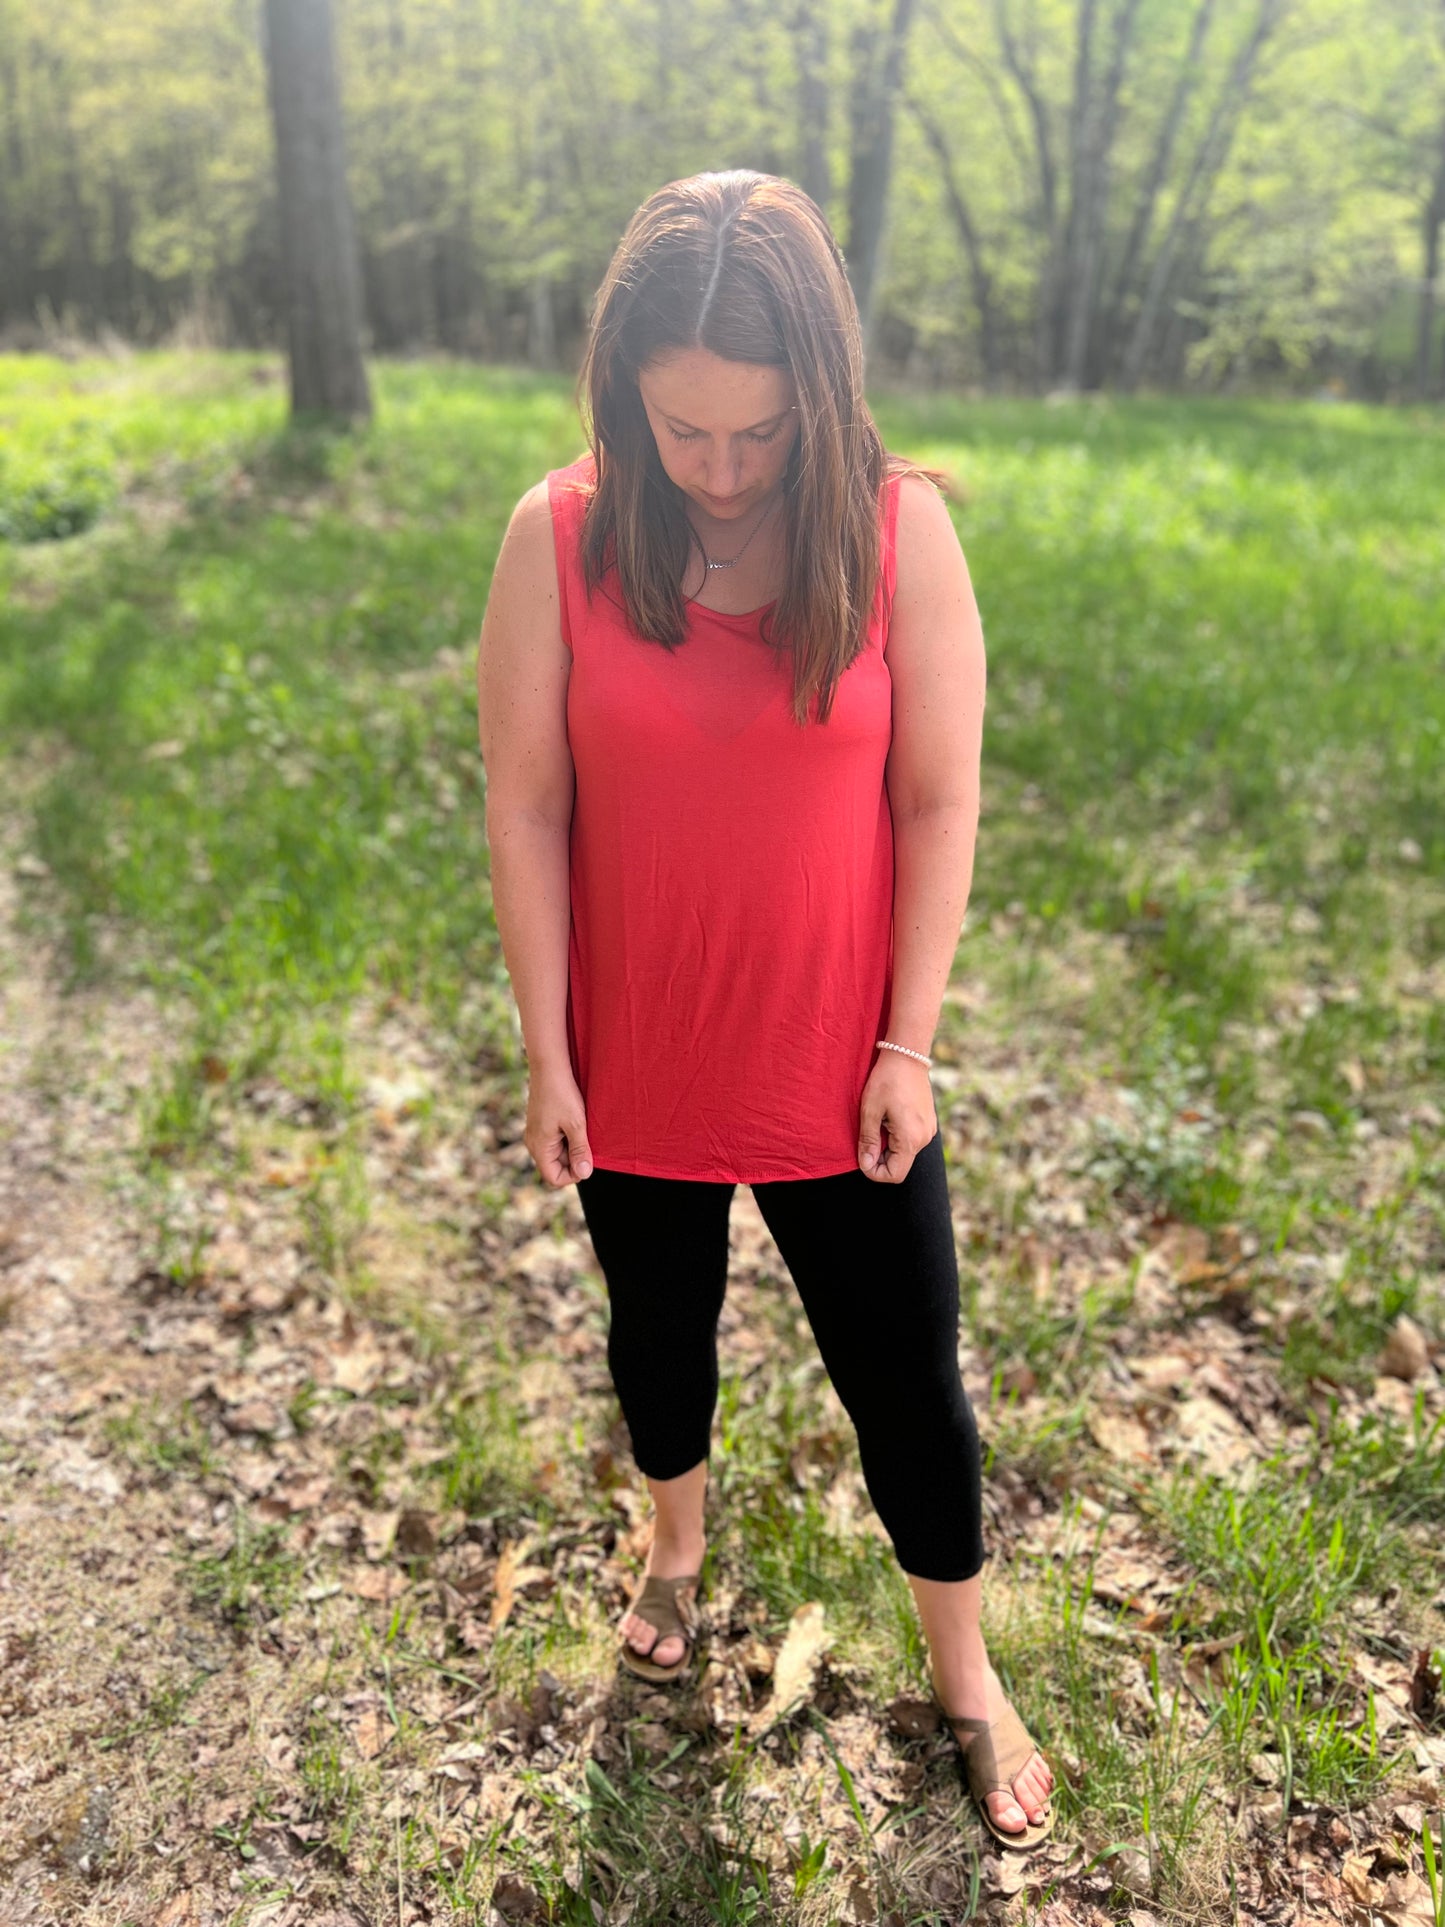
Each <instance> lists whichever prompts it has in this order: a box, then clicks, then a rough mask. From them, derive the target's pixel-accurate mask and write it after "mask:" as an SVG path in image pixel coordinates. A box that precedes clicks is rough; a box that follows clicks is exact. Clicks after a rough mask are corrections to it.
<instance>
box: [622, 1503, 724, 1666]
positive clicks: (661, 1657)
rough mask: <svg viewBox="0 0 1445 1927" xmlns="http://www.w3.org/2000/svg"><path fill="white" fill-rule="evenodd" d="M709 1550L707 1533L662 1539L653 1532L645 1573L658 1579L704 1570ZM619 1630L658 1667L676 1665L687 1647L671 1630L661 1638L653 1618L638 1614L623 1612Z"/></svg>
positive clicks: (631, 1645)
mask: <svg viewBox="0 0 1445 1927" xmlns="http://www.w3.org/2000/svg"><path fill="white" fill-rule="evenodd" d="M706 1550H707V1536H706V1534H704V1533H701V1532H700V1533H698V1535H697V1537H696V1538H695V1539H688V1540H659V1539H658V1538H657V1537H656V1535H655V1534H654V1537H653V1541H652V1545H651V1548H650V1549H649V1551H648V1554H647V1564H646V1566H645V1567H644V1568H643V1571H644V1574H652V1573H656V1574H657V1576H658V1578H659V1579H681V1578H682V1577H683V1576H684V1575H685V1574H688V1573H694V1572H701V1571H702V1560H703V1554H704V1552H705V1551H706ZM619 1630H620V1631H621V1633H622V1635H623V1637H624V1639H626V1641H627V1643H628V1645H629V1646H630V1647H631V1648H632V1650H633V1652H634V1653H636V1654H637V1655H638V1656H639V1658H642V1659H650V1660H653V1661H654V1662H655V1663H656V1664H657V1665H659V1666H671V1665H673V1664H674V1662H675V1661H677V1660H679V1659H681V1658H682V1656H683V1653H684V1652H685V1651H686V1649H687V1642H686V1641H685V1640H684V1639H683V1638H682V1637H681V1635H680V1634H678V1633H668V1634H667V1636H666V1638H664V1639H659V1638H658V1636H657V1628H656V1626H654V1625H653V1624H652V1622H651V1620H648V1619H643V1618H642V1617H641V1616H640V1615H639V1614H637V1613H631V1612H630V1613H624V1614H623V1617H622V1622H621V1626H620V1628H619Z"/></svg>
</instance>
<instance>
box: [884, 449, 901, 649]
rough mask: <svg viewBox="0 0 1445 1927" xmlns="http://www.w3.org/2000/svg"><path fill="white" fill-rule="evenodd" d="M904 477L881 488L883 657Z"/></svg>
mask: <svg viewBox="0 0 1445 1927" xmlns="http://www.w3.org/2000/svg"><path fill="white" fill-rule="evenodd" d="M902 482H903V477H902V476H901V475H890V476H889V477H888V478H887V480H886V481H885V482H884V484H883V518H882V519H883V544H882V551H881V556H880V560H881V565H882V566H881V567H880V569H879V580H878V595H879V603H880V608H879V616H880V621H881V628H882V637H883V644H882V646H883V655H884V657H885V659H886V657H887V655H888V633H889V630H890V629H891V628H892V626H893V597H894V592H895V591H896V589H897V587H898V497H899V491H900V489H901V486H902Z"/></svg>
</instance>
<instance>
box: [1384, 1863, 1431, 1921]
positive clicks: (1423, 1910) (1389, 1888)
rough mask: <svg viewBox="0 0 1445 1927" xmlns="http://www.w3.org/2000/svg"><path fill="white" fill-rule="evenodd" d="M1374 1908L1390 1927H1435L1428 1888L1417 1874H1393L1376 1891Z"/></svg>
mask: <svg viewBox="0 0 1445 1927" xmlns="http://www.w3.org/2000/svg"><path fill="white" fill-rule="evenodd" d="M1374 1907H1375V1911H1376V1912H1377V1913H1379V1914H1383V1916H1384V1917H1385V1919H1386V1920H1387V1921H1389V1923H1390V1927H1435V1908H1434V1903H1433V1902H1432V1901H1431V1898H1430V1889H1429V1887H1427V1886H1426V1884H1425V1882H1424V1881H1423V1880H1422V1879H1421V1878H1420V1876H1419V1874H1417V1873H1392V1874H1391V1875H1390V1878H1389V1879H1388V1880H1387V1881H1386V1882H1385V1884H1384V1886H1383V1887H1381V1888H1380V1889H1379V1890H1378V1892H1377V1893H1376V1895H1375V1900H1374Z"/></svg>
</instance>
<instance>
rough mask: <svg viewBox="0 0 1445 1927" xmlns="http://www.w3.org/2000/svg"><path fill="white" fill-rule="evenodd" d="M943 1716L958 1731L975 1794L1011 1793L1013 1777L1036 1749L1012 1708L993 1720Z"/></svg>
mask: <svg viewBox="0 0 1445 1927" xmlns="http://www.w3.org/2000/svg"><path fill="white" fill-rule="evenodd" d="M944 1718H945V1719H946V1720H947V1721H948V1724H949V1725H950V1726H951V1727H952V1728H953V1730H954V1732H955V1734H957V1735H958V1738H959V1745H960V1747H961V1748H962V1751H963V1763H964V1768H965V1771H966V1772H967V1774H968V1784H969V1787H970V1788H971V1790H972V1791H973V1792H974V1793H975V1794H976V1795H977V1797H978V1798H979V1799H980V1800H982V1799H985V1798H987V1796H988V1795H989V1794H990V1793H1009V1794H1013V1791H1014V1784H1013V1783H1014V1781H1015V1780H1016V1779H1017V1778H1018V1776H1019V1774H1020V1773H1022V1772H1023V1770H1024V1768H1025V1767H1026V1766H1027V1765H1028V1763H1029V1761H1030V1760H1031V1759H1032V1758H1033V1756H1034V1754H1035V1753H1037V1752H1038V1751H1039V1748H1038V1747H1037V1745H1036V1744H1035V1743H1034V1741H1033V1740H1032V1739H1031V1738H1030V1737H1029V1732H1028V1728H1027V1727H1026V1726H1025V1725H1024V1723H1023V1721H1022V1720H1021V1719H1020V1718H1019V1716H1018V1714H1017V1713H1016V1712H1015V1711H1014V1709H1013V1708H1012V1707H1011V1706H1010V1707H1008V1708H1006V1709H1005V1711H1004V1712H1003V1713H1001V1714H1000V1715H999V1717H998V1718H997V1719H996V1720H992V1721H990V1720H975V1719H952V1718H950V1717H949V1715H948V1714H947V1713H945V1714H944ZM965 1733H966V1734H967V1735H968V1737H967V1739H965V1738H964V1737H963V1735H964V1734H965ZM1015 1797H1017V1796H1015Z"/></svg>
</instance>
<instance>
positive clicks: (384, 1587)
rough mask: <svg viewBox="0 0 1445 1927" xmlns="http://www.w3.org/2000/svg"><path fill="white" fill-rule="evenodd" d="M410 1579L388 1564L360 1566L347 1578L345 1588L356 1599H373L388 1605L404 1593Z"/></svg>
mask: <svg viewBox="0 0 1445 1927" xmlns="http://www.w3.org/2000/svg"><path fill="white" fill-rule="evenodd" d="M410 1584H411V1581H410V1580H409V1579H408V1578H407V1576H406V1574H405V1573H404V1572H397V1571H396V1570H395V1569H394V1568H392V1567H389V1566H362V1567H360V1568H359V1570H357V1571H356V1572H354V1573H352V1575H351V1577H350V1578H349V1579H348V1580H347V1583H346V1590H347V1591H348V1592H350V1593H354V1594H355V1595H356V1597H357V1598H358V1599H375V1600H379V1601H380V1602H381V1603H382V1604H384V1605H390V1603H391V1601H392V1600H393V1599H397V1598H399V1597H400V1596H401V1594H402V1593H404V1592H405V1591H406V1589H407V1587H408V1586H409V1585H410Z"/></svg>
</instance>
